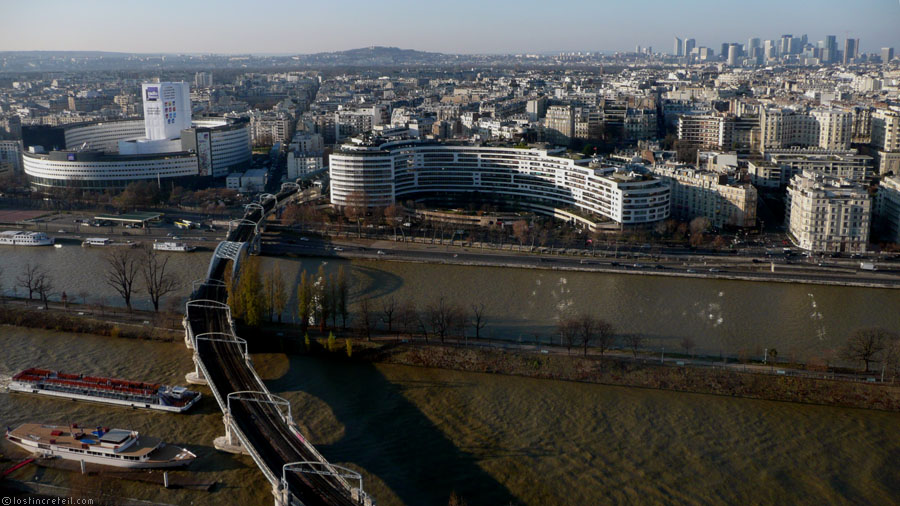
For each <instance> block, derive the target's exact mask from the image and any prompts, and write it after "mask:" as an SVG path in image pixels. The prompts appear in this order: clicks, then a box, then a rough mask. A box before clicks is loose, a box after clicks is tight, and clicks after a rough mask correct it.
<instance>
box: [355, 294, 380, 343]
mask: <svg viewBox="0 0 900 506" xmlns="http://www.w3.org/2000/svg"><path fill="white" fill-rule="evenodd" d="M376 318H377V316H376V314H375V311H374V308H373V307H372V299H370V298H368V297H366V298H364V299H362V300H361V301H359V325H360V326H361V327H362V329H363V332H365V333H366V340H367V341H371V340H372V331H373V330H374V329H375V324H376Z"/></svg>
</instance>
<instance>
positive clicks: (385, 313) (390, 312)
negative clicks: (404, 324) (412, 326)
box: [381, 295, 397, 332]
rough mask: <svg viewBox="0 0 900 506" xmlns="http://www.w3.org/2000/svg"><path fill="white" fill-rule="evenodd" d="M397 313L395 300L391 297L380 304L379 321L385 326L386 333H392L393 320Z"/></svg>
mask: <svg viewBox="0 0 900 506" xmlns="http://www.w3.org/2000/svg"><path fill="white" fill-rule="evenodd" d="M396 313H397V299H395V298H394V296H393V295H391V296H390V297H388V299H387V300H385V301H382V302H381V321H383V322H384V323H385V325H387V331H388V332H393V331H394V319H395V317H396Z"/></svg>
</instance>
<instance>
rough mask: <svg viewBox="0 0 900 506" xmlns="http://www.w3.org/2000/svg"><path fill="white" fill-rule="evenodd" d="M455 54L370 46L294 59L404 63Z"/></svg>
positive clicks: (442, 59) (431, 60)
mask: <svg viewBox="0 0 900 506" xmlns="http://www.w3.org/2000/svg"><path fill="white" fill-rule="evenodd" d="M455 58H456V56H454V55H447V54H443V53H430V52H427V51H417V50H415V49H401V48H399V47H385V46H369V47H362V48H358V49H348V50H346V51H334V52H329V53H314V54H302V55H297V56H294V57H293V59H294V60H296V61H298V62H301V63H319V64H329V65H403V64H407V65H409V64H422V63H441V62H445V61H448V60H452V59H455Z"/></svg>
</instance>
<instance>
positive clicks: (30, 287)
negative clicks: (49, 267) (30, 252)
mask: <svg viewBox="0 0 900 506" xmlns="http://www.w3.org/2000/svg"><path fill="white" fill-rule="evenodd" d="M42 271H43V270H42V269H41V266H40V265H39V264H34V265H32V264H31V263H30V262H29V263H26V264H25V267H23V268H22V273H21V274H19V276H17V277H16V285H17V286H19V287H22V288H24V289H25V290H26V291H27V292H28V300H31V299H33V298H34V292H35V289H36V288H37V286H36V284H35V283H36V282H37V278H38V275H39V274H40V273H41V272H42Z"/></svg>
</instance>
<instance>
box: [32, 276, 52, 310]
mask: <svg viewBox="0 0 900 506" xmlns="http://www.w3.org/2000/svg"><path fill="white" fill-rule="evenodd" d="M34 289H35V291H36V292H37V293H38V295H40V297H41V302H43V303H44V309H48V308H49V304H48V301H49V298H50V295H51V294H52V293H53V278H51V277H50V275H49V274H47V272H46V271H41V272H40V273H39V274H38V276H37V278H35V285H34Z"/></svg>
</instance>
